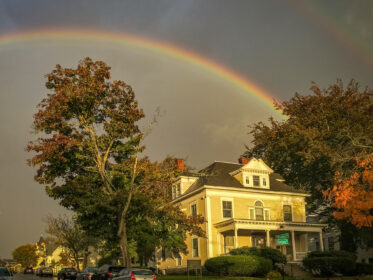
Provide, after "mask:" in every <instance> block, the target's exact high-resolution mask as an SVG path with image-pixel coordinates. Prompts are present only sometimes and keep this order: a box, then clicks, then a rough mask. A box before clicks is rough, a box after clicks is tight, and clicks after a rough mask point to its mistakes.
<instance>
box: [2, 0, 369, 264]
mask: <svg viewBox="0 0 373 280" xmlns="http://www.w3.org/2000/svg"><path fill="white" fill-rule="evenodd" d="M372 26H373V2H372V1H347V0H346V1H342V0H340V1H278V0H275V1H269V0H266V1H249V0H243V1H238V0H235V1H228V0H226V1H218V0H200V1H192V0H178V1H177V0H176V1H175V0H173V1H171V0H170V1H160V0H159V1H155V0H154V1H151V0H147V1H143V0H136V1H113V0H112V1H82V0H79V1H77V0H74V1H67V0H65V1H52V0H45V1H37V0H34V1H30V0H24V1H20V0H9V1H6V0H0V132H1V137H0V176H1V181H0V223H1V225H2V226H1V228H2V230H1V231H0V256H1V257H10V256H11V251H12V250H13V249H14V248H15V247H17V246H18V245H20V244H24V243H28V242H35V241H36V240H37V239H38V238H39V236H40V233H42V232H43V230H44V224H43V221H42V219H43V217H45V216H46V215H47V214H48V213H50V214H53V215H57V214H59V213H63V212H64V210H63V209H62V208H61V207H60V206H58V202H56V201H53V200H52V199H50V198H48V197H47V196H46V194H45V193H44V189H43V187H42V186H40V185H38V184H36V183H35V182H34V181H33V174H34V170H33V169H31V168H29V167H27V166H26V159H27V158H28V157H29V155H27V153H26V152H25V151H24V147H25V145H26V143H27V141H29V140H31V139H33V138H35V135H33V134H32V130H31V124H32V115H33V113H34V112H35V106H36V104H37V103H38V102H40V100H41V99H42V98H43V97H44V96H45V94H46V93H47V91H46V89H45V88H44V82H45V81H44V75H45V74H46V73H48V72H50V71H51V70H52V69H53V67H54V65H55V64H57V63H59V64H61V65H63V66H75V65H76V64H77V63H78V61H79V60H80V59H82V58H83V57H85V56H91V57H92V58H94V59H102V60H104V61H106V62H107V63H108V64H109V65H111V66H112V74H113V77H114V78H116V79H122V80H125V81H126V82H128V83H129V84H131V85H132V86H133V87H134V89H135V92H136V93H137V97H138V99H139V102H140V106H141V107H143V108H144V110H145V112H146V113H147V115H148V116H151V115H152V113H153V112H154V111H155V109H156V108H157V107H160V108H161V110H162V112H164V116H163V117H162V118H161V119H160V120H159V124H158V125H157V126H156V127H155V128H154V130H153V133H152V134H151V135H150V137H149V139H148V141H147V152H146V153H147V154H148V155H150V157H151V158H153V159H154V160H161V159H162V158H163V157H165V156H166V155H168V154H169V155H174V156H177V157H184V158H187V160H188V163H189V164H190V165H192V166H194V167H196V168H201V167H204V166H206V165H207V164H209V163H211V162H213V161H214V160H222V161H236V159H237V158H238V156H239V154H240V153H242V152H243V151H244V144H245V143H248V142H249V140H250V138H249V136H248V135H247V132H248V128H247V125H249V124H250V123H253V122H257V121H260V120H262V121H265V120H267V119H268V117H270V116H274V117H278V115H277V114H276V113H275V112H273V110H271V109H269V108H268V107H266V106H263V103H262V102H261V101H260V100H259V99H258V98H257V97H255V96H253V95H252V94H250V93H248V92H245V91H244V90H242V89H240V88H238V87H237V85H235V84H233V83H230V82H229V81H227V80H222V79H221V78H220V77H218V76H216V75H214V73H212V72H211V71H208V69H203V68H201V67H196V66H195V65H193V64H191V63H188V62H186V61H183V60H180V59H177V58H175V57H171V56H168V55H165V54H160V53H157V52H152V51H150V50H146V49H141V48H136V47H133V46H132V47H131V46H127V47H125V46H120V45H115V44H114V43H110V42H108V43H107V44H105V43H102V42H93V41H84V40H82V41H79V42H77V41H74V40H71V39H69V38H65V40H59V41H55V42H54V41H48V40H39V41H38V40H34V41H18V42H15V41H14V42H7V43H4V42H2V41H1V36H4V34H9V33H12V32H22V31H26V30H36V29H40V28H43V29H45V28H52V27H54V28H65V29H66V28H69V29H74V28H89V29H99V30H103V31H105V30H107V31H115V32H124V33H129V34H134V35H137V36H141V37H144V38H150V39H155V40H157V41H161V42H164V43H166V44H167V43H169V44H172V45H175V46H178V47H179V48H183V49H185V50H188V51H191V52H194V53H196V54H199V55H201V56H204V57H206V58H208V59H211V60H213V61H215V62H217V63H219V64H221V65H224V66H226V67H228V68H229V69H232V70H233V71H235V72H237V73H239V74H240V75H241V76H243V77H246V78H248V79H250V80H251V81H253V82H254V83H255V84H258V85H260V86H262V87H263V88H265V89H266V90H267V91H268V92H269V93H270V94H271V95H272V96H273V97H274V98H277V99H279V100H286V99H288V98H290V97H291V96H293V95H294V93H295V92H301V93H304V94H307V93H309V87H310V86H311V81H315V82H316V83H318V84H319V85H321V86H322V87H325V86H327V85H330V84H332V83H334V82H335V81H336V79H337V78H341V79H343V80H344V81H345V82H346V83H347V82H348V81H349V80H350V79H351V78H355V79H356V80H357V81H359V82H360V83H361V85H362V86H370V87H372V86H373V80H372V74H373V55H372V49H373V48H372V47H373V44H372V42H373V30H372Z"/></svg>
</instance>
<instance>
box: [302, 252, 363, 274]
mask: <svg viewBox="0 0 373 280" xmlns="http://www.w3.org/2000/svg"><path fill="white" fill-rule="evenodd" d="M355 261H356V256H355V255H354V254H352V253H349V252H345V251H324V252H322V251H315V252H310V253H309V254H308V255H307V257H306V258H304V259H303V265H304V267H305V268H307V269H308V270H310V271H311V272H313V273H314V274H320V276H331V275H333V274H335V273H341V274H344V275H351V274H353V273H354V271H355Z"/></svg>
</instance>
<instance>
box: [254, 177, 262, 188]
mask: <svg viewBox="0 0 373 280" xmlns="http://www.w3.org/2000/svg"><path fill="white" fill-rule="evenodd" d="M253 183H254V187H259V186H260V177H259V176H256V175H254V176H253Z"/></svg>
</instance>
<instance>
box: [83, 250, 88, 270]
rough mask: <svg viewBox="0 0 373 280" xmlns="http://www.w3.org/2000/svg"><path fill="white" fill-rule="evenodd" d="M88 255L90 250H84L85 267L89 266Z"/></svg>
mask: <svg viewBox="0 0 373 280" xmlns="http://www.w3.org/2000/svg"><path fill="white" fill-rule="evenodd" d="M88 255H89V252H88V251H87V252H84V259H83V269H84V268H86V267H87V264H88Z"/></svg>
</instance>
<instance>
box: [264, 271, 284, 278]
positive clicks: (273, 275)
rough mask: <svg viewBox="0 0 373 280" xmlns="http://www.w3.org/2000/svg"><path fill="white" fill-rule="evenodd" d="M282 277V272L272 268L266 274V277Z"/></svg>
mask: <svg viewBox="0 0 373 280" xmlns="http://www.w3.org/2000/svg"><path fill="white" fill-rule="evenodd" d="M281 277H282V275H281V273H280V272H278V271H276V270H271V271H270V272H268V273H267V274H266V278H281Z"/></svg>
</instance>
